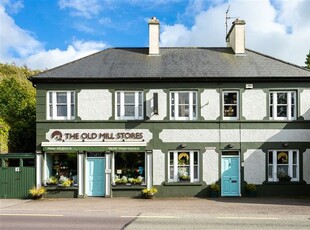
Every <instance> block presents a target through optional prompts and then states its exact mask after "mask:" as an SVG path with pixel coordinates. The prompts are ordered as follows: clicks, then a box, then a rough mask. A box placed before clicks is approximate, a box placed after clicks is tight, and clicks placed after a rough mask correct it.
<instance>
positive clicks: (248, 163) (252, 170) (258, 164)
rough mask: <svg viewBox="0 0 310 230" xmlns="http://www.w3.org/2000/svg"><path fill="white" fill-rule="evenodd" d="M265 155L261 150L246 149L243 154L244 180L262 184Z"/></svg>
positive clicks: (264, 175) (264, 174)
mask: <svg viewBox="0 0 310 230" xmlns="http://www.w3.org/2000/svg"><path fill="white" fill-rule="evenodd" d="M265 156H266V154H265V153H264V152H263V151H262V150H261V149H248V150H247V151H246V152H245V153H244V180H245V181H246V182H248V183H253V184H262V183H263V182H264V181H265V180H266V173H265V170H266V160H265Z"/></svg>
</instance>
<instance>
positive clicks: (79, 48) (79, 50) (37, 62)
mask: <svg viewBox="0 0 310 230" xmlns="http://www.w3.org/2000/svg"><path fill="white" fill-rule="evenodd" d="M104 48H106V45H105V44H104V43H102V42H96V41H86V42H84V41H74V42H73V43H72V44H71V45H69V46H68V47H67V49H66V50H60V49H53V50H46V51H45V50H44V51H41V52H38V53H36V54H33V55H30V56H29V57H27V58H26V59H25V61H26V63H27V65H28V66H30V67H31V68H33V69H45V68H53V67H56V66H59V65H62V64H65V63H68V62H70V61H74V60H76V59H79V58H82V57H85V56H87V55H90V54H92V53H95V52H98V51H99V50H102V49H104Z"/></svg>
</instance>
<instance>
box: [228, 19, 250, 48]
mask: <svg viewBox="0 0 310 230" xmlns="http://www.w3.org/2000/svg"><path fill="white" fill-rule="evenodd" d="M226 42H227V47H231V48H232V49H233V51H234V52H235V54H245V21H244V20H240V19H236V20H235V21H234V22H233V23H232V27H231V28H230V30H229V32H228V34H227V36H226Z"/></svg>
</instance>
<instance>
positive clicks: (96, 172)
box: [86, 158, 105, 196]
mask: <svg viewBox="0 0 310 230" xmlns="http://www.w3.org/2000/svg"><path fill="white" fill-rule="evenodd" d="M86 183H87V195H88V196H104V195H105V158H88V159H87V181H86Z"/></svg>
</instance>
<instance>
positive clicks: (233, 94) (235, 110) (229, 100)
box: [223, 91, 239, 120]
mask: <svg viewBox="0 0 310 230" xmlns="http://www.w3.org/2000/svg"><path fill="white" fill-rule="evenodd" d="M223 119H224V120H238V119H239V93H238V92H237V91H224V92H223Z"/></svg>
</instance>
